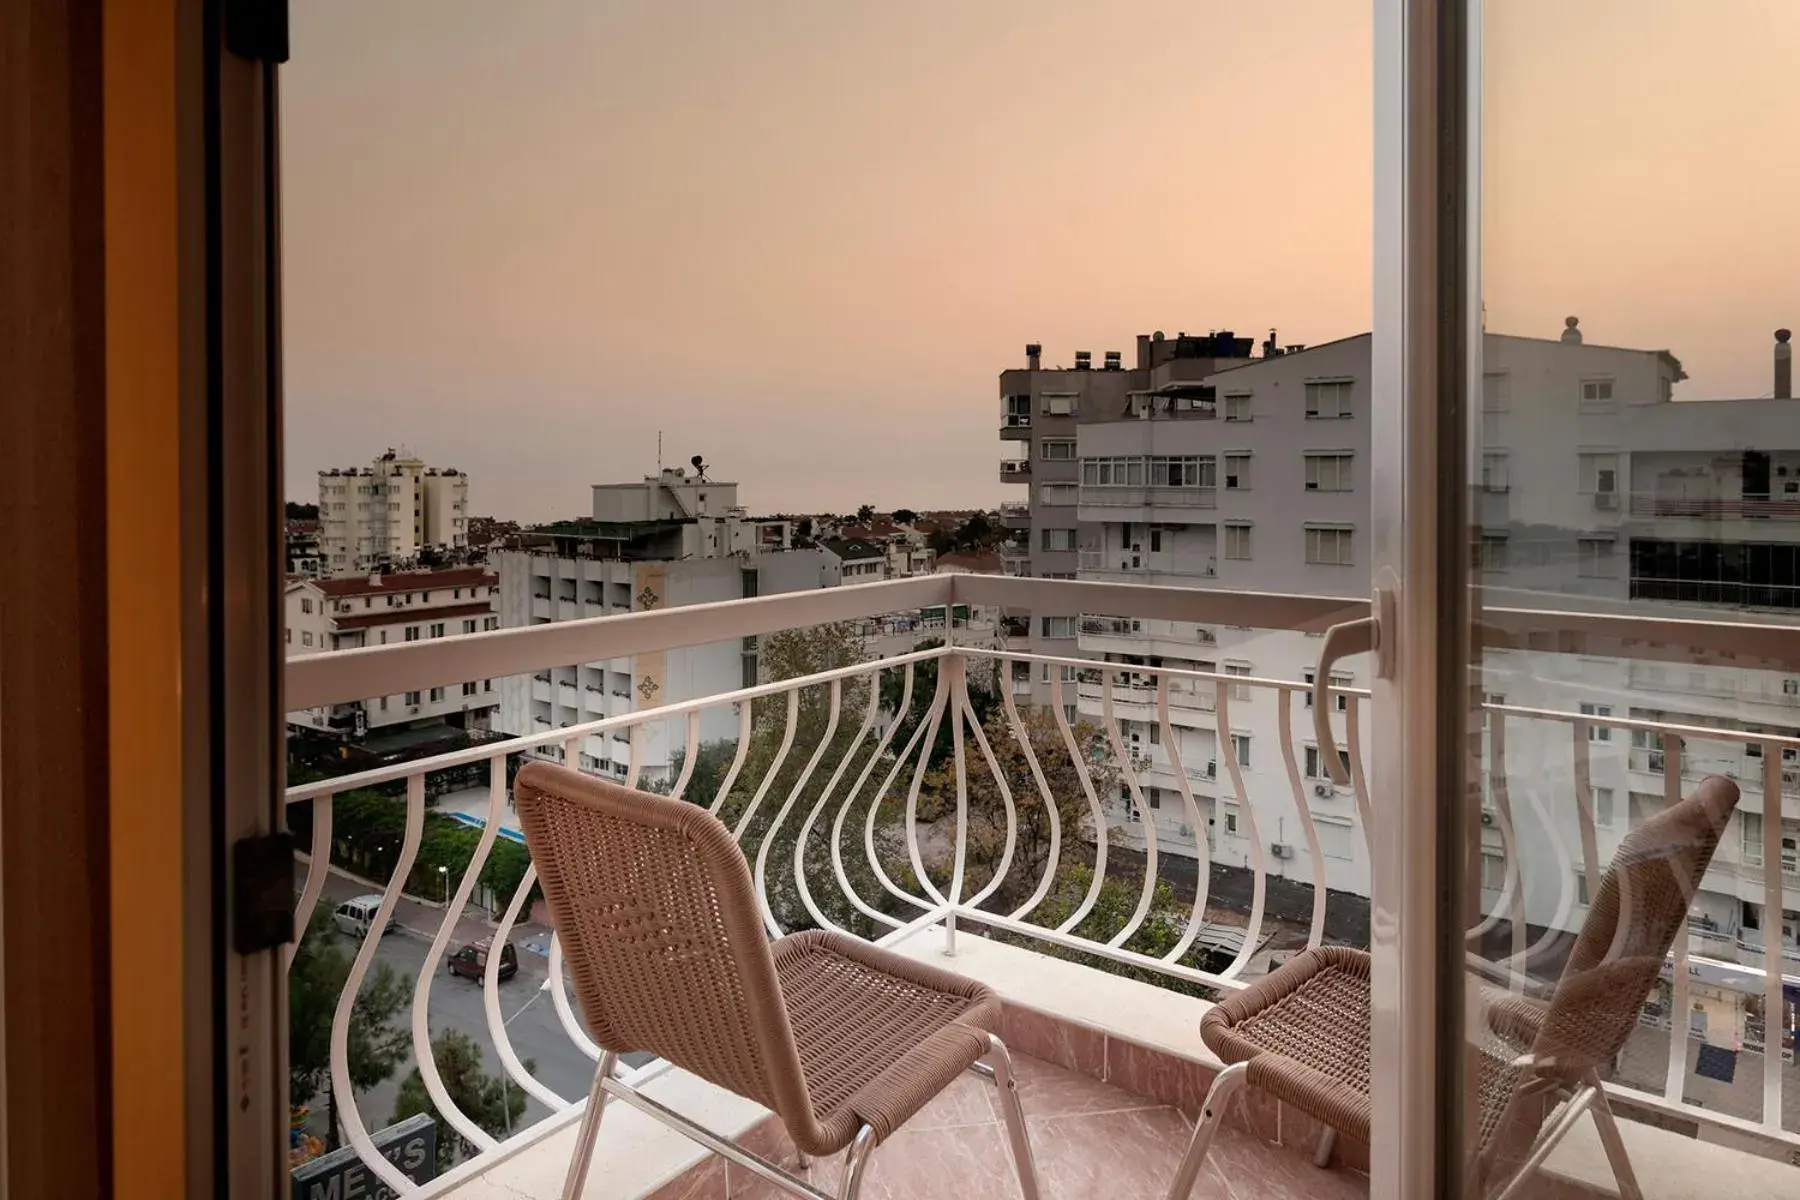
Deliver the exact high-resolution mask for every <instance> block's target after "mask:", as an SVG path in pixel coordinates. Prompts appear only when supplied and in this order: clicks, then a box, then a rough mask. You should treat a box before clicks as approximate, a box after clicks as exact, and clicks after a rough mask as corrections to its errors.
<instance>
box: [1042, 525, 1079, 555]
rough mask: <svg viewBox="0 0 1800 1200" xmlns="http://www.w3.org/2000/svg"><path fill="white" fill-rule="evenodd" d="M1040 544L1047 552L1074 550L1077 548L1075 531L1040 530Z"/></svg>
mask: <svg viewBox="0 0 1800 1200" xmlns="http://www.w3.org/2000/svg"><path fill="white" fill-rule="evenodd" d="M1039 534H1040V535H1041V536H1040V537H1039V542H1040V544H1041V545H1042V546H1043V548H1044V549H1045V550H1073V549H1074V548H1075V531H1074V530H1073V529H1043V530H1039Z"/></svg>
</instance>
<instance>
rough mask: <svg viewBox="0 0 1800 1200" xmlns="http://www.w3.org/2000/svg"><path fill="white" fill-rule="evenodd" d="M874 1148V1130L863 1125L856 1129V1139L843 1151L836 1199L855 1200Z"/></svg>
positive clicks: (860, 1189)
mask: <svg viewBox="0 0 1800 1200" xmlns="http://www.w3.org/2000/svg"><path fill="white" fill-rule="evenodd" d="M874 1149H875V1131H874V1130H873V1129H870V1128H869V1127H868V1126H867V1125H864V1126H863V1127H862V1128H861V1129H859V1130H857V1131H856V1140H855V1141H853V1142H851V1143H850V1148H849V1149H848V1150H846V1151H844V1178H843V1180H842V1181H841V1182H840V1183H839V1184H838V1200H856V1195H857V1193H858V1192H860V1191H862V1181H863V1169H864V1168H866V1167H867V1166H868V1165H869V1155H870V1153H871V1152H873V1151H874Z"/></svg>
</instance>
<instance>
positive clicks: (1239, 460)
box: [1225, 454, 1250, 491]
mask: <svg viewBox="0 0 1800 1200" xmlns="http://www.w3.org/2000/svg"><path fill="white" fill-rule="evenodd" d="M1249 486H1250V456H1249V455H1248V454H1227V455H1226V456H1225V490H1226V491H1241V490H1243V489H1245V488H1247V487H1249Z"/></svg>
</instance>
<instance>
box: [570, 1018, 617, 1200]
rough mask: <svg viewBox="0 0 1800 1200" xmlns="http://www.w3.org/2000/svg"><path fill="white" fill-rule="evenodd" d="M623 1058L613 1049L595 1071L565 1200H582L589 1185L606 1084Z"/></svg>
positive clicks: (605, 1055) (571, 1163) (602, 1113)
mask: <svg viewBox="0 0 1800 1200" xmlns="http://www.w3.org/2000/svg"><path fill="white" fill-rule="evenodd" d="M618 1060H619V1056H618V1055H616V1054H614V1053H613V1052H612V1051H611V1050H607V1051H605V1052H603V1053H602V1054H601V1055H600V1063H599V1065H598V1066H596V1067H595V1068H594V1084H593V1086H592V1087H590V1088H589V1089H588V1102H587V1111H586V1112H584V1113H582V1114H581V1128H580V1130H579V1131H577V1133H576V1134H575V1154H574V1156H573V1157H571V1158H570V1159H569V1174H568V1177H567V1178H566V1179H564V1181H563V1200H579V1198H580V1196H581V1189H582V1188H584V1187H586V1186H587V1174H588V1164H589V1163H591V1162H592V1161H593V1159H594V1141H595V1139H597V1138H598V1137H599V1136H600V1118H601V1117H602V1116H603V1115H605V1113H606V1086H605V1084H606V1081H607V1080H608V1079H610V1078H612V1073H613V1064H615V1063H616V1062H618Z"/></svg>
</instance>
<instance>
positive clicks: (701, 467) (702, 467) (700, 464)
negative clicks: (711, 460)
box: [688, 454, 706, 479]
mask: <svg viewBox="0 0 1800 1200" xmlns="http://www.w3.org/2000/svg"><path fill="white" fill-rule="evenodd" d="M688 461H689V462H691V463H693V464H694V474H696V475H698V476H699V477H700V478H701V479H705V478H706V460H705V459H704V458H702V457H701V456H700V455H698V454H696V455H694V457H692V458H690V459H688Z"/></svg>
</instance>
